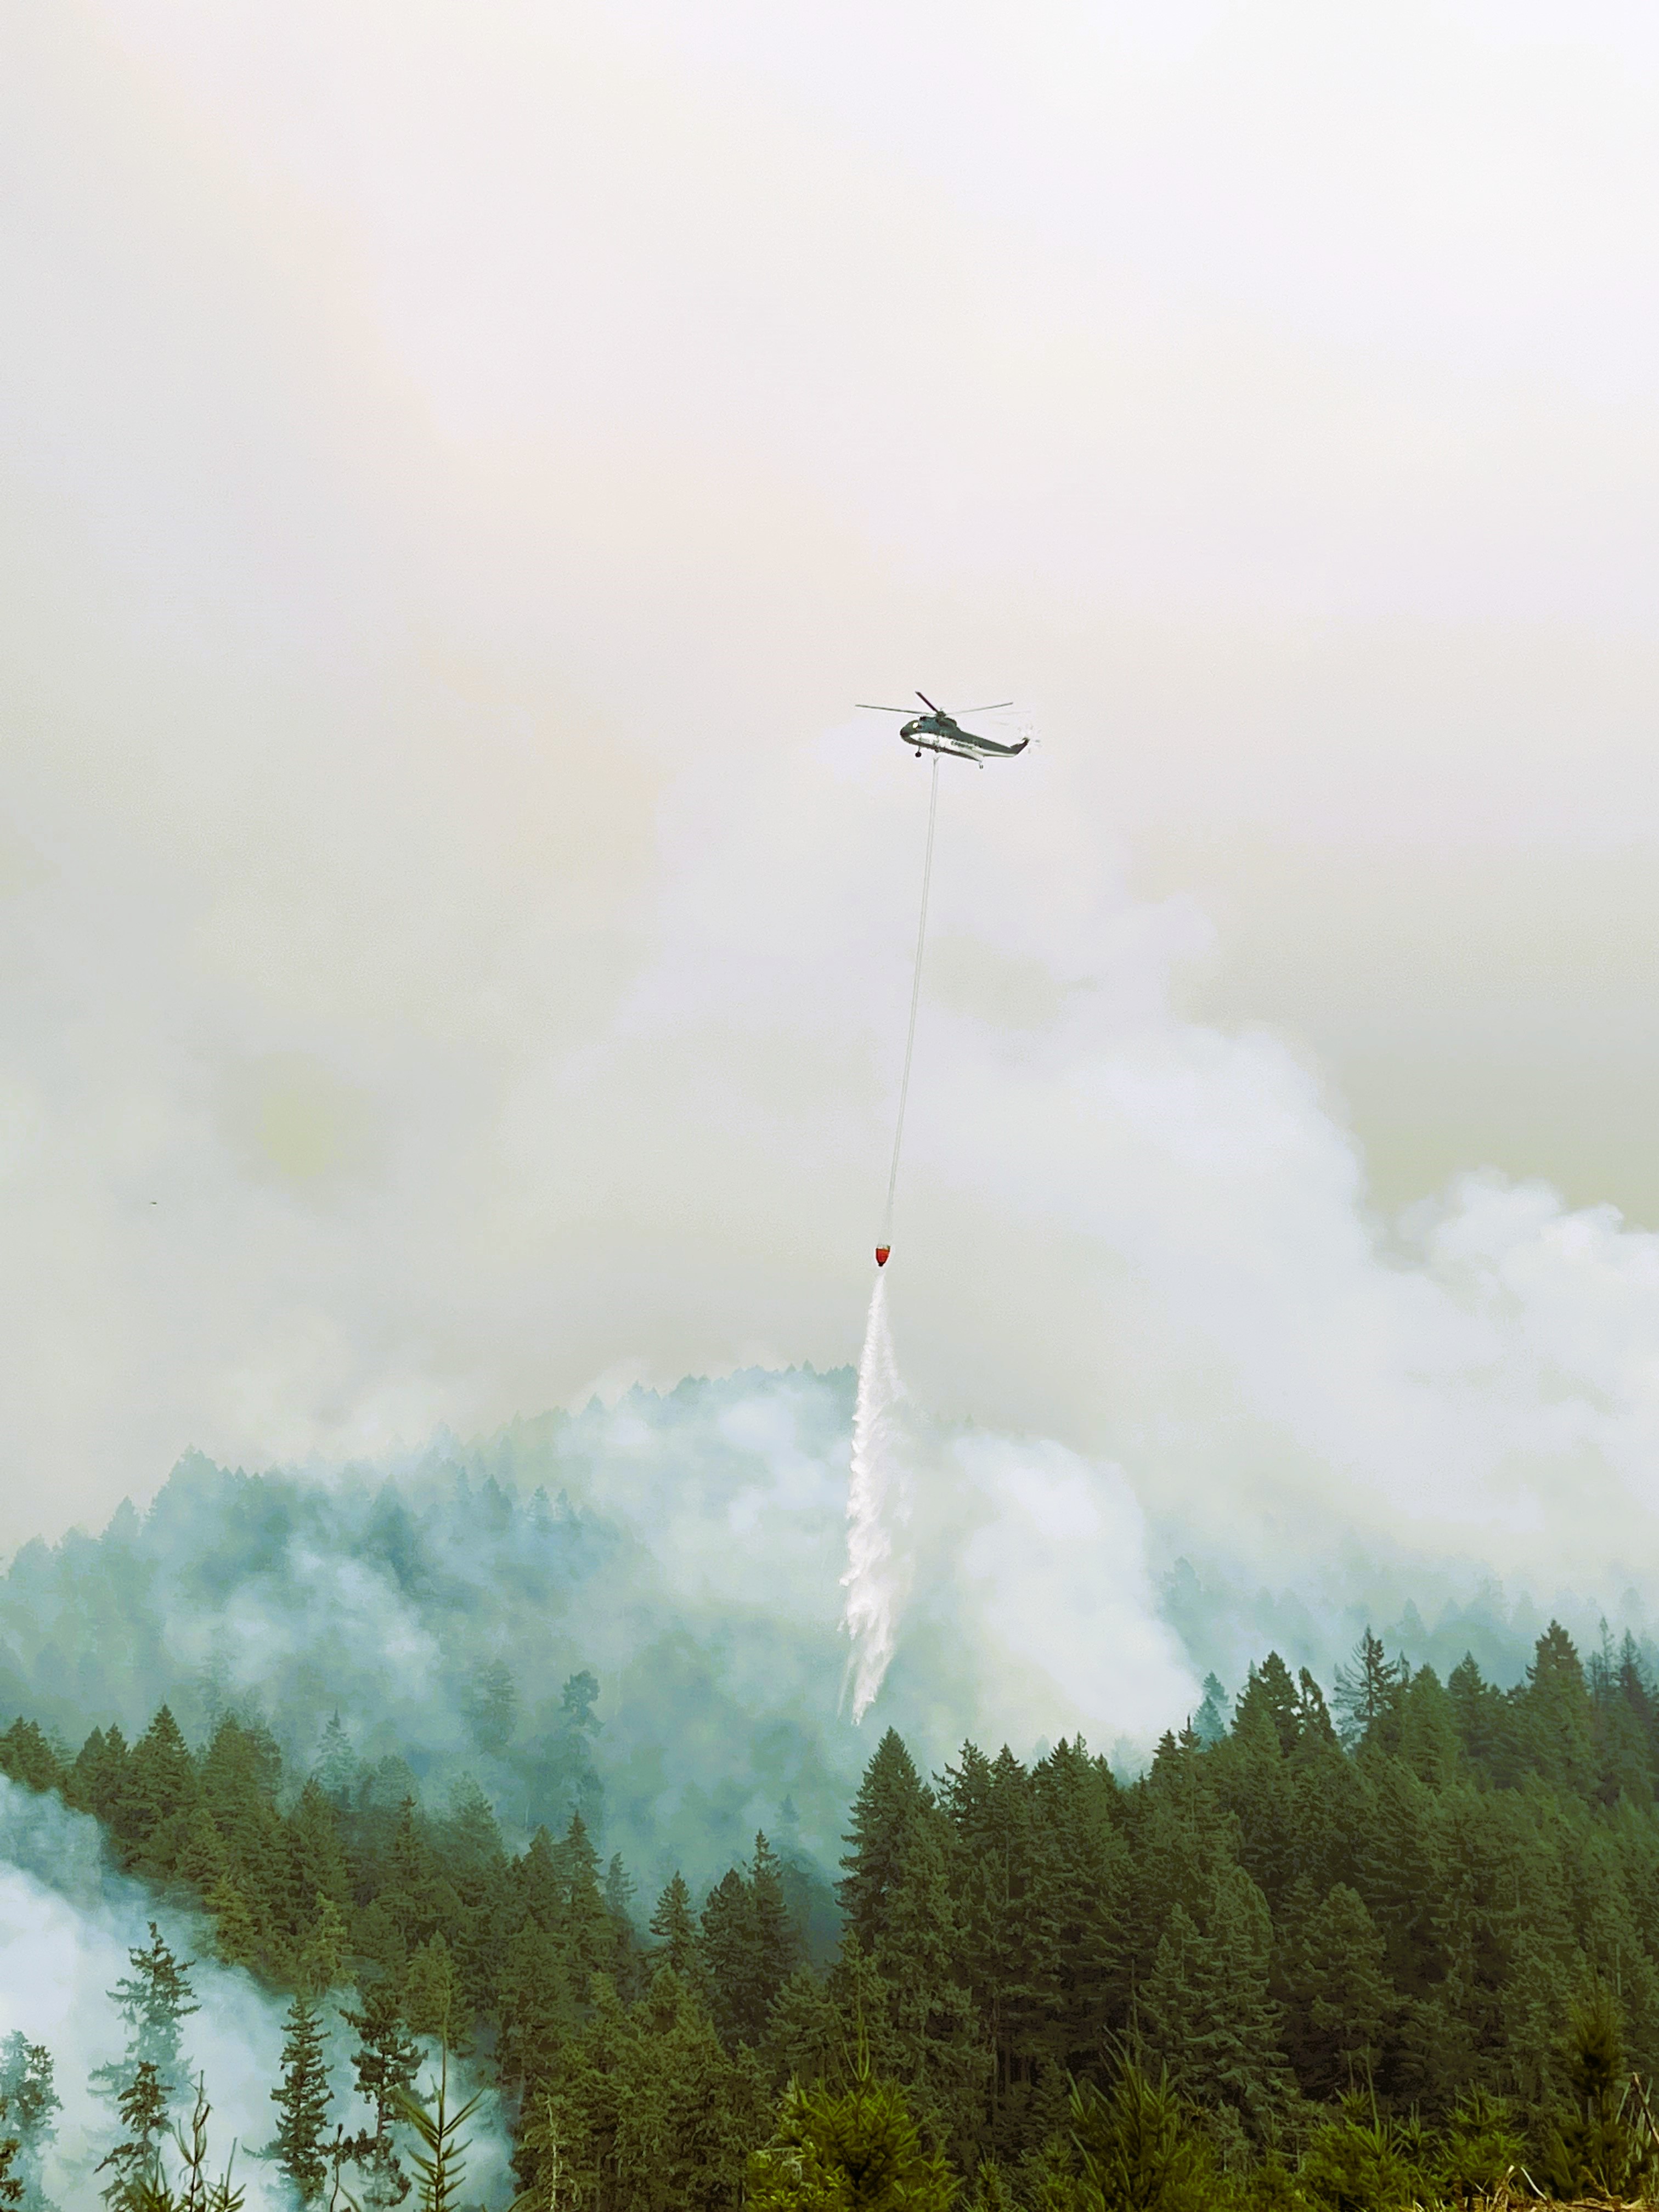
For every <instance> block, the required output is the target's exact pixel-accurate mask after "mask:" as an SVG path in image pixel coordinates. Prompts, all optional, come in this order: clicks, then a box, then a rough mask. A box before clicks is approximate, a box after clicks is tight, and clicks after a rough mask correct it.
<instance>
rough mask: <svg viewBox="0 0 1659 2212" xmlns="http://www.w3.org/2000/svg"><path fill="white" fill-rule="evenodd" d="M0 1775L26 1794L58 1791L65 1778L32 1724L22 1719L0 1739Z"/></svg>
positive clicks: (44, 1740) (46, 1743)
mask: <svg viewBox="0 0 1659 2212" xmlns="http://www.w3.org/2000/svg"><path fill="white" fill-rule="evenodd" d="M0 1774H3V1775H5V1776H6V1777H7V1778H8V1779H9V1781H12V1782H21V1784H22V1785H23V1787H24V1788H25V1789H26V1790H61V1789H62V1788H63V1786H64V1782H65V1781H66V1779H67V1778H68V1777H67V1773H66V1771H65V1769H64V1764H63V1761H62V1760H61V1759H59V1758H58V1754H57V1753H56V1752H55V1751H54V1750H53V1749H52V1746H51V1745H50V1744H49V1743H48V1742H47V1741H46V1737H45V1736H44V1735H42V1734H41V1732H40V1728H39V1727H38V1726H37V1725H36V1723H34V1722H33V1721H30V1720H24V1719H22V1718H21V1717H19V1718H18V1719H16V1720H15V1721H14V1722H13V1723H12V1724H11V1726H10V1727H9V1729H7V1730H6V1731H5V1733H4V1734H3V1735H0Z"/></svg>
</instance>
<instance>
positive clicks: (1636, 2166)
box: [1547, 1984, 1652, 2203]
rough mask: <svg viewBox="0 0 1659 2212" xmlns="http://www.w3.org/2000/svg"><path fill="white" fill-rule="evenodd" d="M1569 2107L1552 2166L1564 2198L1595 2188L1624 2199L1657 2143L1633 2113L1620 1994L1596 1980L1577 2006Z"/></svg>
mask: <svg viewBox="0 0 1659 2212" xmlns="http://www.w3.org/2000/svg"><path fill="white" fill-rule="evenodd" d="M1565 2072H1566V2087H1567V2104H1566V2108H1565V2111H1564V2112H1563V2113H1562V2115H1561V2118H1560V2119H1559V2122H1558V2123H1557V2124H1556V2125H1555V2126H1554V2127H1553V2129H1552V2130H1551V2131H1550V2136H1549V2139H1548V2144H1547V2164H1548V2165H1549V2166H1550V2168H1551V2178H1552V2179H1553V2181H1554V2183H1555V2185H1556V2187H1557V2189H1558V2190H1559V2191H1560V2193H1561V2195H1562V2196H1564V2197H1579V2196H1582V2195H1583V2194H1584V2193H1585V2192H1586V2191H1591V2190H1593V2191H1595V2193H1596V2194H1597V2195H1598V2196H1604V2197H1611V2198H1612V2199H1613V2201H1614V2202H1615V2203H1623V2202H1624V2200H1625V2198H1626V2197H1627V2196H1629V2195H1631V2194H1632V2193H1633V2192H1634V2191H1635V2190H1636V2188H1637V2186H1638V2183H1639V2182H1640V2180H1641V2178H1642V2176H1643V2174H1644V2172H1646V2171H1647V2170H1648V2168H1649V2167H1650V2165H1651V2163H1652V2147H1651V2145H1650V2143H1648V2142H1644V2140H1643V2137H1642V2136H1641V2135H1640V2134H1639V2133H1638V2129H1637V2128H1636V2126H1635V2125H1634V2124H1633V2121H1634V2115H1633V2114H1632V2115H1631V2117H1630V2118H1626V2112H1625V2098H1626V2087H1627V2069H1626V2065H1625V2057H1624V2050H1623V2045H1622V2039H1621V2038H1620V2031H1619V2012H1618V2007H1617V2006H1616V2004H1615V2003H1614V2001H1613V1992H1612V1991H1611V1990H1608V1989H1607V1988H1605V1987H1603V1986H1601V1985H1599V1984H1598V1985H1597V1986H1596V1987H1595V1989H1593V1990H1591V1992H1590V1994H1589V1996H1588V1997H1586V1998H1585V1999H1584V2000H1583V2002H1580V2003H1578V2004H1577V2005H1575V2006H1574V2007H1573V2009H1572V2015H1571V2021H1570V2023H1569V2027H1568V2033H1567V2048H1566V2068H1565Z"/></svg>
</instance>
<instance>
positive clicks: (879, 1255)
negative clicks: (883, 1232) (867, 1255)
mask: <svg viewBox="0 0 1659 2212" xmlns="http://www.w3.org/2000/svg"><path fill="white" fill-rule="evenodd" d="M892 1249H893V1248H892V1246H891V1245H890V1244H878V1245H877V1247H876V1265H877V1267H885V1266H886V1265H887V1255H888V1254H889V1253H890V1251H891V1250H892Z"/></svg>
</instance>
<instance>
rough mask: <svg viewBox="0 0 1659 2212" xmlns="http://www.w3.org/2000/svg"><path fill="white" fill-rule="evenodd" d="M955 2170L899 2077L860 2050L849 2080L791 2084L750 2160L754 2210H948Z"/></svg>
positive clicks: (750, 2202) (750, 2196)
mask: <svg viewBox="0 0 1659 2212" xmlns="http://www.w3.org/2000/svg"><path fill="white" fill-rule="evenodd" d="M956 2193H957V2181H956V2177H955V2176H954V2174H952V2172H951V2169H950V2167H949V2166H948V2165H947V2164H946V2162H945V2159H944V2158H943V2156H942V2155H941V2154H939V2152H938V2151H931V2150H928V2149H927V2148H925V2147H924V2145H923V2142H922V2139H921V2130H919V2129H918V2127H917V2125H916V2123H915V2120H914V2119H913V2118H912V2117H911V2115H910V2111H909V2107H908V2103H907V2101H906V2099H905V2094H904V2092H903V2090H902V2089H901V2088H900V2087H898V2085H897V2084H896V2082H893V2081H880V2080H878V2079H877V2078H876V2076H875V2075H874V2074H873V2073H872V2070H871V2067H870V2062H869V2058H868V2056H867V2054H866V2052H864V2051H860V2056H859V2061H858V2064H857V2068H856V2070H855V2072H854V2078H853V2081H852V2084H851V2086H850V2087H848V2088H847V2089H846V2090H844V2091H842V2092H841V2093H836V2091H834V2090H832V2089H830V2088H829V2087H827V2086H823V2085H821V2086H820V2087H817V2088H814V2089H803V2088H801V2087H799V2085H798V2084H795V2083H792V2084H791V2085H790V2087H789V2089H788V2091H787V2093H786V2094H785V2097H784V2100H783V2106H782V2109H781V2112H780V2113H779V2116H778V2124H777V2131H776V2133H775V2135H774V2136H773V2138H772V2141H771V2143H770V2144H769V2146H768V2148H766V2149H764V2150H761V2151H757V2152H756V2153H755V2154H754V2156H753V2157H752V2158H751V2159H750V2161H749V2179H748V2188H747V2191H746V2192H745V2201H746V2203H748V2205H749V2207H750V2212H950V2206H951V2201H952V2199H953V2198H954V2197H955V2196H956Z"/></svg>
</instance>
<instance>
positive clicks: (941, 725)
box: [859, 691, 1031, 768]
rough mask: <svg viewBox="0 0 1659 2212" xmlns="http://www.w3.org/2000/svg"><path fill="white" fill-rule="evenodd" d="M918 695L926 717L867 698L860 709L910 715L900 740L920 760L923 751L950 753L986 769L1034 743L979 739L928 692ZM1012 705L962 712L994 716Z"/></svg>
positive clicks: (999, 703) (997, 704) (1005, 702)
mask: <svg viewBox="0 0 1659 2212" xmlns="http://www.w3.org/2000/svg"><path fill="white" fill-rule="evenodd" d="M916 696H917V698H918V699H920V700H921V703H922V705H923V706H924V707H926V708H927V713H926V714H912V713H911V710H910V708H908V707H878V706H875V705H873V704H872V702H870V701H869V700H867V699H860V702H859V709H860V713H862V714H908V715H909V716H910V719H909V720H908V722H906V723H905V724H904V726H903V727H902V729H901V730H900V732H899V737H900V738H901V740H902V742H903V743H904V744H907V745H914V746H915V751H916V758H917V759H918V760H920V759H921V756H922V754H923V752H924V751H927V752H930V753H949V754H950V756H951V758H952V759H953V760H965V761H972V762H974V763H975V765H976V766H977V767H980V768H983V767H984V765H985V763H986V761H987V758H989V757H996V756H1000V757H1003V758H1005V759H1012V757H1013V756H1014V755H1015V754H1016V753H1023V752H1024V750H1025V748H1026V746H1027V745H1029V744H1030V742H1031V740H1030V738H1021V739H1020V741H1019V743H1018V744H1017V745H1001V744H998V743H997V741H996V739H995V738H976V737H975V735H974V733H973V732H972V731H971V730H964V729H963V726H962V725H961V723H960V722H958V721H957V718H956V716H955V715H954V714H946V713H945V709H944V708H943V707H936V706H935V705H934V704H933V701H932V700H931V699H930V698H929V697H928V696H927V693H926V692H925V691H918V692H917V694H916ZM1013 703H1014V702H1013V701H1012V699H999V700H997V701H996V702H994V704H993V705H992V706H989V707H969V708H965V709H964V710H963V711H964V712H965V713H967V714H995V713H996V712H997V710H998V708H1001V707H1012V705H1013Z"/></svg>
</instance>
